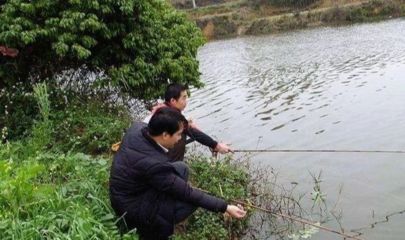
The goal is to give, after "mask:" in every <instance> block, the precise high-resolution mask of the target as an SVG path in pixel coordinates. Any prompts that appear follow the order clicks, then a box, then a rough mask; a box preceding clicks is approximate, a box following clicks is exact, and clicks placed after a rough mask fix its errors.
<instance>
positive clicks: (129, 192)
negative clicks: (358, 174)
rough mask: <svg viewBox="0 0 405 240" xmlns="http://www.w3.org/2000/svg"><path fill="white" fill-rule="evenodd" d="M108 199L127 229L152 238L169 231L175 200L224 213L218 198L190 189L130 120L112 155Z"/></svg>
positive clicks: (144, 129)
mask: <svg viewBox="0 0 405 240" xmlns="http://www.w3.org/2000/svg"><path fill="white" fill-rule="evenodd" d="M110 199H111V204H112V207H113V209H114V210H115V212H116V214H117V215H118V216H124V219H125V221H126V224H127V225H128V227H129V228H137V229H138V231H140V232H141V233H142V232H144V233H147V234H149V235H150V233H154V234H155V235H156V236H155V237H154V239H167V238H168V236H170V235H171V234H173V227H174V218H173V217H174V214H173V212H174V205H175V201H184V202H189V203H192V204H193V205H196V206H199V207H203V208H205V209H208V210H210V211H214V212H225V210H226V207H227V204H226V203H225V201H223V200H222V199H219V198H216V197H213V196H210V195H208V194H206V193H204V192H202V191H200V190H198V189H195V188H192V187H191V186H190V185H189V184H187V182H185V181H184V180H183V179H181V178H180V177H179V176H178V175H176V173H175V169H174V167H173V166H172V165H171V163H170V159H169V158H168V156H167V154H166V153H165V152H164V151H163V149H162V148H161V147H160V146H159V145H158V144H157V143H156V142H155V141H154V140H153V139H152V138H150V137H149V136H148V134H147V125H146V124H145V123H134V124H133V125H132V126H131V128H130V129H129V130H128V131H127V133H126V134H125V136H124V138H123V141H122V143H121V146H120V149H119V150H118V152H117V153H116V154H115V156H114V161H113V164H112V167H111V175H110Z"/></svg>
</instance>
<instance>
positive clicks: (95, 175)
mask: <svg viewBox="0 0 405 240" xmlns="http://www.w3.org/2000/svg"><path fill="white" fill-rule="evenodd" d="M28 149H29V148H28ZM20 150H21V148H20V146H19V143H15V144H14V143H8V144H6V145H4V144H3V145H1V147H0V191H1V194H0V239H4V240H8V239H28V238H29V239H121V236H120V233H119V231H118V229H117V227H116V226H115V217H114V214H113V211H112V209H111V208H110V206H109V200H108V192H107V181H108V173H109V164H108V162H109V161H108V160H107V159H104V158H92V157H90V156H88V155H85V154H80V153H79V154H67V155H65V154H50V153H39V154H37V153H33V152H29V153H26V154H25V158H24V159H21V158H20V157H21V155H17V154H16V153H17V152H19V151H20ZM25 151H27V149H25ZM129 237H130V235H127V236H124V239H128V238H129ZM131 239H137V237H136V236H132V238H131Z"/></svg>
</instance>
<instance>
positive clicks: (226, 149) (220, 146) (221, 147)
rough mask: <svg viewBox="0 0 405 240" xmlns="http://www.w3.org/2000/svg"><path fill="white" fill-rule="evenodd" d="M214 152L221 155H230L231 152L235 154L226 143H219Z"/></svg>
mask: <svg viewBox="0 0 405 240" xmlns="http://www.w3.org/2000/svg"><path fill="white" fill-rule="evenodd" d="M214 152H219V153H222V154H224V153H229V152H233V150H232V148H231V147H229V146H228V145H227V144H225V143H218V144H217V146H216V147H215V149H214Z"/></svg>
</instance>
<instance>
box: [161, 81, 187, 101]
mask: <svg viewBox="0 0 405 240" xmlns="http://www.w3.org/2000/svg"><path fill="white" fill-rule="evenodd" d="M187 90H188V88H187V87H186V86H184V85H182V84H180V83H172V84H170V85H169V86H167V88H166V92H165V102H170V100H171V99H172V98H174V99H176V100H179V97H180V95H181V93H182V92H183V91H187Z"/></svg>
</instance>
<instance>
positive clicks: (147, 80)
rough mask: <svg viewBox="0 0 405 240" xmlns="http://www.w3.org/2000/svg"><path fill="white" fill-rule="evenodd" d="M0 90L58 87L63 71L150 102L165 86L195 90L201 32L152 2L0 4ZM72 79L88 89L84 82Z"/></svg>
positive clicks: (19, 0)
mask: <svg viewBox="0 0 405 240" xmlns="http://www.w3.org/2000/svg"><path fill="white" fill-rule="evenodd" d="M0 8H1V12H0V45H2V46H5V47H7V48H15V49H17V50H18V51H19V54H18V56H16V57H15V58H5V59H2V61H3V62H2V63H3V64H1V66H0V86H2V85H3V86H11V85H14V84H16V83H25V84H27V85H32V84H33V83H37V82H42V81H47V82H52V83H54V84H55V83H60V82H57V79H58V77H59V79H60V76H63V75H64V73H66V72H67V71H70V72H72V71H73V72H75V71H79V72H81V73H83V72H85V73H89V74H91V75H92V76H96V78H95V79H93V80H92V81H90V82H91V84H93V85H97V86H98V87H106V88H107V87H111V86H112V87H118V88H119V89H120V90H121V91H123V92H126V93H128V94H129V95H130V96H132V97H135V98H139V99H155V98H157V97H159V96H160V95H161V94H162V92H163V91H164V89H165V87H166V85H167V84H168V82H169V81H171V82H180V83H183V84H186V85H189V86H195V87H200V86H201V85H202V83H201V82H200V81H199V74H200V73H199V71H198V61H197V60H196V54H197V50H198V48H199V47H200V46H201V45H202V44H203V38H202V34H201V32H200V30H199V29H198V28H197V27H196V26H195V24H194V23H191V22H189V21H188V20H187V19H186V17H185V15H184V14H181V13H178V12H176V10H175V9H174V8H172V7H171V6H170V5H168V4H167V3H166V1H159V0H41V1H28V0H6V1H5V3H3V4H2V5H1V6H0ZM74 81H82V82H84V83H88V79H80V78H76V79H75V80H74Z"/></svg>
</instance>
